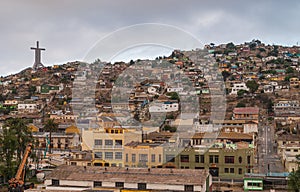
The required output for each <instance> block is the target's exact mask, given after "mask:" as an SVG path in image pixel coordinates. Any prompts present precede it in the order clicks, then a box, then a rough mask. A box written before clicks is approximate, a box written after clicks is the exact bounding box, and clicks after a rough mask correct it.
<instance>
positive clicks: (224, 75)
mask: <svg viewBox="0 0 300 192" xmlns="http://www.w3.org/2000/svg"><path fill="white" fill-rule="evenodd" d="M230 75H231V74H230V73H229V72H228V71H222V76H223V79H224V81H226V79H227V78H228V77H229V76H230Z"/></svg>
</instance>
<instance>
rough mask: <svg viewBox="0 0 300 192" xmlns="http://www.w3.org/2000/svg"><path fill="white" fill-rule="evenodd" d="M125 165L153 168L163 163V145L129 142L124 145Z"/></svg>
mask: <svg viewBox="0 0 300 192" xmlns="http://www.w3.org/2000/svg"><path fill="white" fill-rule="evenodd" d="M124 154H125V157H124V166H125V167H148V168H154V167H157V166H161V165H162V163H163V159H162V157H163V147H162V145H161V143H141V142H134V141H133V142H130V143H127V144H126V145H125V146H124Z"/></svg>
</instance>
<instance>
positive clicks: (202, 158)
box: [200, 155, 204, 163]
mask: <svg viewBox="0 0 300 192" xmlns="http://www.w3.org/2000/svg"><path fill="white" fill-rule="evenodd" d="M200 163H204V155H200Z"/></svg>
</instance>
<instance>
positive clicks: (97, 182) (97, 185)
mask: <svg viewBox="0 0 300 192" xmlns="http://www.w3.org/2000/svg"><path fill="white" fill-rule="evenodd" d="M101 186H102V182H101V181H94V187H101Z"/></svg>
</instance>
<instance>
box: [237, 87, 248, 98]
mask: <svg viewBox="0 0 300 192" xmlns="http://www.w3.org/2000/svg"><path fill="white" fill-rule="evenodd" d="M245 93H247V91H245V90H243V89H241V90H239V91H238V92H237V95H238V97H243V96H244V94H245Z"/></svg>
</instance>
